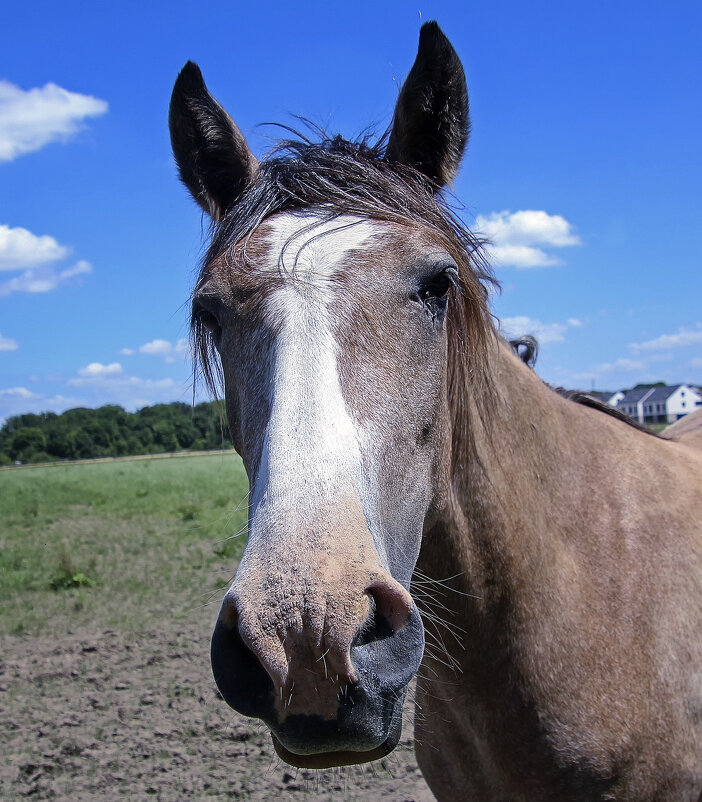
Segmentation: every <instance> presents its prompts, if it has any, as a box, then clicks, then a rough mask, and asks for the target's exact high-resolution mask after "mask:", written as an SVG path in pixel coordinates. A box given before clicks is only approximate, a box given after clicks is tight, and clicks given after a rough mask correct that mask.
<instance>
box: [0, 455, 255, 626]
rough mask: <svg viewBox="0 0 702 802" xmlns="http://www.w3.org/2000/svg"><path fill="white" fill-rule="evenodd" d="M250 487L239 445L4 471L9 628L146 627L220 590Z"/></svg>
mask: <svg viewBox="0 0 702 802" xmlns="http://www.w3.org/2000/svg"><path fill="white" fill-rule="evenodd" d="M247 491H248V482H247V479H246V475H245V473H244V469H243V466H242V464H241V460H240V459H239V457H238V456H237V455H236V454H235V453H234V452H232V453H227V454H213V455H207V456H197V457H173V458H169V459H137V460H126V461H115V462H102V463H93V464H91V463H84V464H81V463H73V464H65V465H60V466H52V467H45V468H31V469H17V470H15V469H12V470H5V471H2V472H0V522H1V523H0V634H20V633H27V634H46V633H47V632H56V633H57V634H60V633H62V632H67V631H74V630H79V629H80V628H83V627H86V626H89V627H97V628H102V629H104V628H110V627H112V628H115V629H119V630H122V631H124V630H127V631H137V630H140V629H148V628H151V627H154V626H158V622H159V621H163V617H164V616H170V617H171V618H172V617H174V616H175V617H178V616H183V615H191V614H192V612H193V610H194V609H196V608H197V607H199V606H201V605H203V604H206V603H208V602H209V601H211V600H213V599H214V600H216V601H218V600H219V598H220V597H221V589H222V588H223V587H224V586H225V585H226V584H227V583H228V581H229V580H230V578H231V576H232V574H233V572H234V568H235V566H236V562H237V559H238V558H239V557H240V555H241V552H242V550H243V547H244V545H245V538H246V534H245V532H244V533H242V534H238V533H241V532H242V530H244V528H245V525H246V518H247V508H246V505H247V498H246V494H247Z"/></svg>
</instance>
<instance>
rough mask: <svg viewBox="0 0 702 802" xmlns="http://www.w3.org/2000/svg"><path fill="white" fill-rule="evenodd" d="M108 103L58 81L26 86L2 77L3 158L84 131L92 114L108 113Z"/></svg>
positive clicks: (0, 137)
mask: <svg viewBox="0 0 702 802" xmlns="http://www.w3.org/2000/svg"><path fill="white" fill-rule="evenodd" d="M107 109H108V105H107V103H106V102H105V101H104V100H100V99H98V98H96V97H91V96H90V95H81V94H78V93H77V92H69V91H68V90H66V89H62V88H61V87H60V86H57V85H56V84H52V83H48V84H46V85H45V86H43V87H36V88H34V89H28V90H26V91H25V90H23V89H20V88H19V87H18V86H14V84H11V83H9V82H8V81H0V161H12V159H15V158H17V157H18V156H21V155H22V154H23V153H30V152H32V151H35V150H39V149H40V148H43V147H44V145H47V144H48V143H49V142H52V141H54V140H63V141H65V140H66V139H68V138H69V137H70V136H72V135H73V134H75V133H77V132H78V131H80V130H81V129H82V128H83V127H84V126H83V121H84V120H85V119H86V118H88V117H99V116H100V115H101V114H105V112H106V111H107Z"/></svg>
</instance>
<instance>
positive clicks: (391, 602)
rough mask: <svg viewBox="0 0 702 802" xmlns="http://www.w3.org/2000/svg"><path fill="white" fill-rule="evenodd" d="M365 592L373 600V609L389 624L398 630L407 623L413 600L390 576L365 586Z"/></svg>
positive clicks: (393, 629) (394, 629)
mask: <svg viewBox="0 0 702 802" xmlns="http://www.w3.org/2000/svg"><path fill="white" fill-rule="evenodd" d="M366 593H367V594H368V595H369V596H371V597H372V598H373V600H374V601H375V609H376V612H377V614H378V615H379V616H381V617H382V618H383V619H384V620H385V621H386V622H387V624H388V625H389V626H390V628H391V629H392V631H393V632H399V631H400V630H401V629H404V627H405V626H407V624H408V623H409V620H410V616H411V614H412V609H413V602H412V596H410V594H409V591H407V590H405V588H403V587H402V585H401V584H400V583H399V582H397V581H396V580H394V579H392V578H391V577H388V578H383V579H379V580H377V581H376V582H374V583H373V584H372V585H370V586H369V587H368V588H366Z"/></svg>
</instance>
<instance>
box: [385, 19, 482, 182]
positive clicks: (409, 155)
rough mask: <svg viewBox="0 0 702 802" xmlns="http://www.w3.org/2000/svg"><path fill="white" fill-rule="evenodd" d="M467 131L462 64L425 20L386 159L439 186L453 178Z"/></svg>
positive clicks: (437, 32) (465, 90)
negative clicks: (415, 172)
mask: <svg viewBox="0 0 702 802" xmlns="http://www.w3.org/2000/svg"><path fill="white" fill-rule="evenodd" d="M469 131H470V121H469V112H468V90H467V88H466V79H465V74H464V72H463V66H462V64H461V61H460V59H459V58H458V55H457V53H456V51H455V50H454V49H453V46H452V45H451V43H450V42H449V40H448V39H447V38H446V36H445V35H444V33H443V32H442V30H441V28H439V26H438V24H437V23H436V22H427V23H425V24H424V25H423V26H422V28H421V31H420V34H419V49H418V51H417V57H416V59H415V62H414V65H413V66H412V69H411V70H410V73H409V75H408V76H407V79H406V80H405V82H404V84H403V86H402V89H401V90H400V95H399V97H398V100H397V105H396V107H395V114H394V117H393V124H392V129H391V132H390V138H389V140H388V147H387V151H386V158H387V160H388V161H391V162H399V163H401V164H406V165H409V166H410V167H414V168H415V169H416V170H419V171H420V172H422V173H424V175H426V176H427V177H428V178H430V179H431V181H432V182H433V183H434V184H435V185H436V187H437V189H439V188H441V187H442V186H444V185H445V184H448V183H450V182H451V181H452V180H453V179H454V178H455V176H456V173H457V172H458V167H459V165H460V163H461V159H462V158H463V152H464V151H465V147H466V143H467V142H468V134H469Z"/></svg>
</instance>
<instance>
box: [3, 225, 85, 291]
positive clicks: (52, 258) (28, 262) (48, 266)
mask: <svg viewBox="0 0 702 802" xmlns="http://www.w3.org/2000/svg"><path fill="white" fill-rule="evenodd" d="M69 254H70V248H68V247H67V246H65V245H61V243H59V242H57V241H56V240H55V239H54V238H53V237H50V236H49V235H48V234H43V235H41V236H38V235H37V234H33V233H32V232H31V231H27V229H26V228H10V226H7V225H0V271H10V270H18V271H21V272H20V274H19V275H17V276H14V277H13V278H11V279H8V280H7V281H3V282H0V297H3V296H5V295H10V294H11V293H13V292H32V293H36V292H49V290H53V289H55V288H56V287H58V285H59V284H62V283H64V282H66V281H70V280H71V279H72V278H75V277H76V276H81V275H85V274H87V273H91V272H92V269H93V267H92V265H91V264H90V262H86V261H85V259H80V260H79V261H77V262H76V263H75V264H74V265H72V266H71V267H66V268H64V269H63V270H60V269H58V268H56V267H55V266H54V263H55V262H59V261H61V260H63V259H65V258H66V257H67V256H68V255H69Z"/></svg>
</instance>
